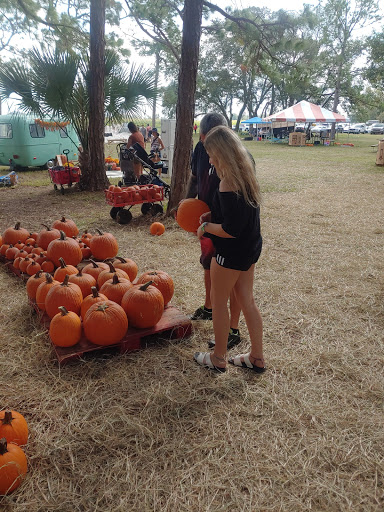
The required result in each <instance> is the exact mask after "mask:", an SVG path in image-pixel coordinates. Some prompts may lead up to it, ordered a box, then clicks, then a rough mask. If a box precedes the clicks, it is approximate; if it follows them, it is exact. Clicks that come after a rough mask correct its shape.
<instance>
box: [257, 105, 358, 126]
mask: <svg viewBox="0 0 384 512" xmlns="http://www.w3.org/2000/svg"><path fill="white" fill-rule="evenodd" d="M264 120H265V121H286V122H292V123H300V122H301V123H347V122H349V119H348V118H347V117H346V116H343V115H341V114H338V113H337V112H331V111H330V110H327V109H326V108H324V107H320V105H315V104H314V103H309V102H308V101H305V100H303V101H300V102H299V103H296V105H293V106H292V107H288V108H286V109H285V110H282V111H281V112H277V114H272V115H270V116H268V117H265V118H264Z"/></svg>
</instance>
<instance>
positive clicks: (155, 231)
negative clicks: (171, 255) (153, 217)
mask: <svg viewBox="0 0 384 512" xmlns="http://www.w3.org/2000/svg"><path fill="white" fill-rule="evenodd" d="M164 231H165V226H164V224H162V223H161V222H153V223H152V224H151V226H150V228H149V232H150V233H151V235H158V236H160V235H162V234H163V233H164Z"/></svg>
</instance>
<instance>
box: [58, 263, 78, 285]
mask: <svg viewBox="0 0 384 512" xmlns="http://www.w3.org/2000/svg"><path fill="white" fill-rule="evenodd" d="M59 263H60V267H58V268H57V269H56V270H55V273H54V274H53V278H54V279H56V281H59V282H60V283H62V282H63V281H64V277H65V276H66V275H67V274H68V275H71V274H77V272H78V269H77V268H76V267H74V266H73V265H67V264H66V263H65V261H64V259H63V258H59Z"/></svg>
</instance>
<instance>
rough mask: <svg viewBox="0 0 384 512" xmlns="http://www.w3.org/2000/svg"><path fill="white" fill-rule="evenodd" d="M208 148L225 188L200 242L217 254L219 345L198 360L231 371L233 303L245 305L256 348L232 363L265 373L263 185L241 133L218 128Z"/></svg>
mask: <svg viewBox="0 0 384 512" xmlns="http://www.w3.org/2000/svg"><path fill="white" fill-rule="evenodd" d="M204 145H205V149H206V151H207V153H208V155H209V160H210V163H211V164H212V165H213V166H214V167H215V169H216V172H217V174H218V177H219V178H220V185H219V188H218V190H216V193H215V196H214V198H213V201H212V210H211V212H208V213H205V214H203V215H202V216H201V218H202V220H204V222H203V223H202V224H201V225H200V226H199V228H198V230H197V236H198V238H199V239H202V238H203V237H207V236H208V237H209V238H210V239H211V240H212V242H213V245H214V247H215V250H216V253H215V256H214V257H213V258H212V263H211V298H212V306H213V329H214V333H215V346H214V351H213V353H210V352H196V353H195V355H194V359H195V361H196V362H197V363H198V364H199V365H201V366H205V367H207V368H209V369H211V370H215V371H218V372H220V373H222V372H225V371H226V364H227V336H228V329H229V326H230V320H229V315H228V306H227V303H228V299H229V296H230V294H231V292H232V293H234V294H235V296H236V299H237V301H238V302H239V304H240V306H241V309H242V311H243V315H244V318H245V321H246V324H247V328H248V331H249V337H250V339H251V350H250V351H249V352H248V353H246V354H240V355H237V356H235V357H232V358H230V359H229V360H228V362H229V363H230V364H233V365H234V366H238V367H241V368H249V369H251V370H253V371H254V372H256V373H263V372H264V371H265V365H264V358H263V323H262V318H261V314H260V311H259V309H258V307H257V306H256V303H255V299H254V297H253V280H254V270H255V263H256V262H257V261H258V259H259V257H260V254H261V248H262V242H263V240H262V237H261V232H260V202H261V194H260V187H259V184H258V182H257V179H256V174H255V166H254V162H252V159H251V157H250V154H249V153H248V152H247V150H246V149H245V148H244V146H243V145H242V143H241V141H240V139H239V137H238V135H237V134H236V133H234V132H233V130H231V129H229V128H228V127H226V126H217V127H215V128H212V130H210V131H209V133H208V134H207V136H206V138H205V142H204Z"/></svg>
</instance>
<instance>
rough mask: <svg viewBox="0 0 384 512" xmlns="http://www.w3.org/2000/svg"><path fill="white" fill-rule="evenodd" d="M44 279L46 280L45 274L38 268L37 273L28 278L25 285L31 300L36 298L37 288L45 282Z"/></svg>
mask: <svg viewBox="0 0 384 512" xmlns="http://www.w3.org/2000/svg"><path fill="white" fill-rule="evenodd" d="M44 281H45V275H44V273H43V271H42V270H41V269H40V270H38V271H37V272H36V274H35V275H33V276H31V277H30V278H29V279H28V281H27V284H26V286H25V287H26V290H27V295H28V297H29V298H30V299H31V300H35V299H36V292H37V289H38V287H39V286H40V284H41V283H44Z"/></svg>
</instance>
